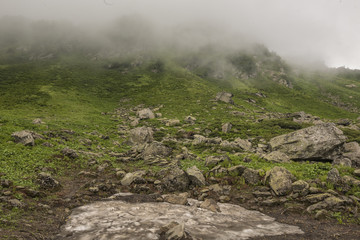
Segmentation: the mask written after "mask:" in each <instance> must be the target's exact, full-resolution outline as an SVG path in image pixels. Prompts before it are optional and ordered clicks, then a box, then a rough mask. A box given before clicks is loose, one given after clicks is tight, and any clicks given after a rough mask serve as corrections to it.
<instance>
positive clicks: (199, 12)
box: [0, 0, 360, 69]
mask: <svg viewBox="0 0 360 240" xmlns="http://www.w3.org/2000/svg"><path fill="white" fill-rule="evenodd" d="M359 12H360V1H358V0H316V1H313V0H271V1H270V0H0V18H1V17H4V16H21V17H25V18H26V19H32V20H35V21H38V20H56V21H62V22H64V21H65V22H67V24H68V26H69V29H72V30H71V31H72V33H73V36H76V37H74V39H72V41H75V39H76V40H79V41H80V40H81V38H84V37H85V36H86V37H87V38H90V37H89V36H90V35H85V34H84V33H81V32H79V31H78V30H74V29H75V28H76V27H77V28H79V27H80V28H81V29H82V30H83V31H84V32H86V33H88V34H90V33H89V32H91V34H92V36H96V37H97V38H98V39H100V38H102V37H104V36H102V35H107V36H106V37H107V39H109V29H116V28H115V27H114V26H119V24H120V25H121V24H122V25H123V26H122V32H121V33H118V32H116V31H115V30H114V31H113V33H111V31H110V35H112V36H110V39H116V38H122V42H123V43H124V42H126V41H127V42H128V43H129V45H126V44H125V45H124V46H123V47H124V48H125V47H134V46H136V48H138V47H139V46H141V47H142V48H154V47H155V48H156V47H159V46H163V45H164V44H165V45H171V44H174V46H175V45H176V47H177V48H182V49H183V48H196V47H198V46H201V45H206V44H209V43H211V44H219V45H222V46H227V47H229V48H230V47H231V46H245V45H246V43H249V42H257V43H260V44H264V45H266V46H267V47H268V48H269V49H270V50H272V51H275V52H276V53H278V54H279V55H280V56H281V57H283V58H285V59H291V60H293V61H297V62H299V61H301V62H303V63H308V64H311V63H313V62H324V63H325V64H327V65H328V66H331V67H335V66H346V67H349V68H358V69H360V44H359V42H360V31H359V29H360V14H359ZM119 19H120V20H119ZM1 21H2V25H4V24H5V25H6V22H4V21H5V20H4V19H2V20H1ZM24 21H26V22H28V20H24ZM114 24H115V25H114ZM116 24H118V25H116ZM124 24H125V25H124ZM8 27H9V28H10V29H11V28H12V27H13V26H8ZM50 28H51V27H50ZM124 28H126V30H124ZM28 29H29V27H24V31H28ZM105 29H106V31H105ZM103 30H104V31H103ZM66 31H67V30H63V32H62V33H61V34H59V35H58V36H53V41H56V39H57V38H61V37H64V35H67V33H66ZM124 33H126V34H124ZM43 34H45V35H46V33H41V34H40V33H38V34H37V35H36V36H35V35H34V34H33V36H32V39H34V38H37V39H38V40H39V39H41V36H42V35H43ZM125 35H129V36H132V37H129V38H128V39H127V40H126V39H124V38H126V37H125ZM0 37H1V36H0ZM27 37H28V36H27ZM135 38H138V39H141V40H139V41H138V42H136V43H134V42H133V39H135ZM130 42H131V44H130ZM103 43H104V44H105V43H106V44H110V45H111V40H110V41H103ZM134 44H135V45H134ZM130 45H131V46H130Z"/></svg>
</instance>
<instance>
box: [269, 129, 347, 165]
mask: <svg viewBox="0 0 360 240" xmlns="http://www.w3.org/2000/svg"><path fill="white" fill-rule="evenodd" d="M345 140H346V136H345V135H344V134H343V132H342V131H341V130H340V129H338V128H337V127H336V126H335V124H333V123H324V124H319V125H315V126H312V127H308V128H304V129H301V130H298V131H295V132H292V133H289V134H284V135H281V136H277V137H274V138H272V139H271V140H270V147H271V150H272V151H280V152H283V153H285V154H286V155H288V156H289V158H290V159H293V160H317V159H332V158H333V155H334V153H335V152H336V151H337V150H338V149H339V148H340V147H341V146H342V145H343V144H344V143H345Z"/></svg>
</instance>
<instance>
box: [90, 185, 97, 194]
mask: <svg viewBox="0 0 360 240" xmlns="http://www.w3.org/2000/svg"><path fill="white" fill-rule="evenodd" d="M89 191H90V192H92V193H98V192H99V191H100V189H99V187H97V186H95V187H89Z"/></svg>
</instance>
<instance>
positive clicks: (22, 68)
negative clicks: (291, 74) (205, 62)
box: [0, 54, 359, 185]
mask: <svg viewBox="0 0 360 240" xmlns="http://www.w3.org/2000/svg"><path fill="white" fill-rule="evenodd" d="M111 61H113V62H118V63H119V66H120V67H119V68H112V69H108V68H107V67H105V66H107V65H108V63H109V62H111ZM129 61H130V60H128V59H125V60H124V59H112V60H109V61H108V60H100V61H91V60H88V59H86V58H84V57H81V56H76V55H75V54H74V55H62V56H59V57H58V58H55V59H53V60H51V61H37V62H22V63H17V64H14V63H11V64H3V65H0V76H1V78H0V129H1V131H0V141H1V142H0V152H1V156H0V172H1V173H3V175H2V178H8V179H10V180H13V181H15V183H16V184H21V185H33V184H34V181H33V179H34V177H35V173H36V172H38V171H40V170H41V168H43V167H45V166H50V167H52V168H54V169H56V170H57V171H58V172H59V174H61V172H62V171H63V170H64V169H66V168H68V167H69V166H70V167H71V166H72V165H73V164H77V165H78V166H83V165H84V163H85V162H86V161H87V160H88V157H81V158H80V159H78V160H77V161H76V162H74V163H73V162H72V161H70V160H69V159H67V160H66V161H64V160H63V159H60V158H56V157H54V156H56V155H59V152H60V150H61V149H62V148H64V147H70V148H74V149H76V150H83V151H91V152H101V150H99V148H101V147H103V148H107V149H109V150H112V151H118V152H122V151H126V149H128V147H127V146H125V145H121V146H120V147H117V146H115V145H113V144H112V142H113V141H117V142H120V143H122V142H124V141H125V140H126V139H124V138H122V137H121V136H120V135H119V134H118V133H117V125H118V124H122V123H121V119H114V118H112V117H111V114H110V115H103V114H102V113H103V112H105V113H107V112H113V111H114V109H115V108H117V107H122V108H127V109H130V108H131V107H134V106H137V105H139V104H144V106H147V107H157V106H160V105H161V106H162V108H161V110H160V112H161V113H162V115H163V117H165V118H168V119H175V118H176V119H179V120H180V121H182V120H183V119H184V117H185V116H188V115H193V116H194V117H196V119H197V120H196V123H195V124H194V125H186V126H184V127H182V128H183V129H184V130H185V131H192V132H194V133H197V134H204V131H205V130H209V131H210V134H209V137H221V138H222V139H226V140H230V141H231V140H234V139H235V138H237V137H240V138H252V139H253V143H254V144H257V143H258V140H260V139H261V138H264V139H266V140H269V139H270V138H272V137H274V136H277V135H280V134H284V133H288V132H291V131H294V130H297V129H300V128H304V127H307V126H309V124H298V123H294V122H292V121H291V119H285V118H284V119H272V120H266V119H265V120H263V121H260V122H259V121H256V119H257V118H258V117H259V116H260V115H262V114H263V113H267V112H282V113H287V112H296V111H305V112H308V113H311V114H313V115H317V116H320V117H322V118H328V119H334V118H335V119H336V118H345V117H348V118H351V119H354V118H355V117H356V116H357V115H356V114H354V113H351V112H349V111H347V110H346V109H344V108H340V107H336V106H334V105H332V104H331V103H329V102H328V98H327V97H324V96H325V95H326V93H331V94H337V96H338V97H339V99H341V101H344V102H346V101H347V102H349V101H348V99H347V98H346V96H347V95H349V94H351V95H352V96H353V98H355V99H358V97H359V94H358V93H357V91H355V90H354V89H349V88H346V87H344V83H346V84H350V83H356V84H358V82H357V79H343V78H340V77H333V78H329V77H328V76H325V77H321V76H311V77H304V78H300V77H295V78H293V81H294V85H295V87H294V89H289V88H285V87H283V86H280V85H278V84H277V83H275V82H273V81H272V80H271V79H269V78H267V77H264V76H259V77H257V78H255V79H247V80H245V79H234V78H229V79H224V80H216V79H213V78H211V77H200V75H199V74H196V73H194V72H192V71H189V70H187V69H185V68H183V67H181V66H180V65H178V64H177V63H176V62H173V61H171V60H169V59H168V58H166V57H165V58H164V61H162V62H161V66H160V68H161V69H160V70H161V71H159V72H158V73H154V72H153V71H152V69H153V67H154V64H156V63H158V62H157V60H156V61H155V60H152V59H150V60H149V61H145V62H144V63H143V65H141V66H138V67H131V68H129V69H128V70H127V71H125V72H124V71H123V70H124V68H123V67H122V66H126V67H127V66H130V64H129ZM269 64H270V63H269ZM156 66H157V65H156ZM234 86H235V88H233V87H234ZM219 91H229V92H232V93H233V94H234V101H235V105H234V106H230V105H228V104H225V103H222V102H214V101H212V100H213V99H214V98H215V95H216V93H217V92H219ZM260 91H261V92H263V93H265V94H266V95H267V97H266V98H260V97H257V96H255V95H254V93H256V92H260ZM249 98H251V99H255V100H256V104H250V103H248V102H247V101H246V100H247V99H249ZM122 99H127V100H128V101H122V102H120V100H122ZM358 102H359V101H357V103H354V105H356V104H358ZM234 111H238V112H243V113H244V114H245V115H244V116H236V115H233V114H232V112H234ZM131 114H132V115H134V113H131ZM35 118H41V119H42V120H43V121H44V122H45V123H46V124H44V125H34V124H32V123H31V122H32V120H33V119H35ZM115 120H116V121H115ZM226 122H231V123H232V124H233V130H232V131H231V132H230V133H227V134H225V133H222V132H221V126H222V124H224V123H226ZM182 123H183V122H182ZM144 124H145V125H150V126H153V127H156V128H161V127H163V128H162V130H160V131H158V132H156V133H155V139H156V140H159V141H161V140H162V139H163V138H164V137H165V136H166V135H171V136H176V135H177V132H178V130H179V129H176V128H172V127H166V126H164V125H163V124H162V123H161V122H159V121H158V120H150V121H145V122H142V123H141V125H144ZM23 129H28V130H32V131H35V132H38V133H40V134H43V133H46V132H59V131H60V130H61V129H71V130H73V131H75V133H76V134H74V135H71V136H65V137H66V138H67V140H66V141H65V140H60V139H61V137H58V138H49V139H45V140H37V142H36V146H34V147H24V146H21V145H19V144H15V143H13V142H12V138H11V134H12V133H13V132H15V131H20V130H23ZM92 132H97V134H95V135H93V134H90V133H92ZM344 132H345V133H346V134H347V135H348V136H349V138H350V140H354V141H359V139H358V132H357V131H355V130H344ZM101 135H106V136H109V137H110V140H104V139H102V138H101V137H100V136H101ZM84 139H90V140H91V141H92V144H91V146H84V145H83V144H82V141H83V140H84ZM44 142H50V143H51V144H53V145H54V147H53V148H47V147H43V146H42V145H41V144H42V143H44ZM167 144H168V145H169V146H171V147H173V148H175V146H174V144H175V143H174V142H168V143H167ZM188 147H189V148H190V150H192V151H194V152H195V153H196V154H198V155H199V156H202V157H205V156H206V155H209V154H213V153H212V151H217V150H219V149H215V148H214V149H213V150H211V149H209V148H208V147H207V146H197V147H195V146H188ZM204 150H206V151H205V152H204V153H203V151H204ZM220 150H229V151H230V150H231V149H220ZM106 159H110V160H113V158H111V157H109V156H108V155H107V154H106V153H105V154H104V156H103V157H101V158H100V159H99V161H100V162H101V161H103V160H106ZM234 161H235V162H236V161H238V160H236V159H235V160H234ZM190 163H191V161H190V162H186V161H184V163H183V164H184V165H183V166H184V167H187V166H190V165H191V164H195V165H196V166H198V168H200V169H203V170H205V168H204V167H203V166H202V165H201V164H203V163H202V162H194V163H191V164H190ZM245 165H246V164H245ZM275 165H276V164H275ZM285 165H286V164H285ZM247 166H249V167H254V168H263V169H265V170H268V169H269V168H271V167H272V166H274V164H270V163H266V162H262V161H261V160H259V159H256V160H254V161H253V162H252V163H250V164H247ZM286 167H287V168H288V169H289V170H290V171H292V172H294V174H295V175H296V176H297V177H299V178H301V179H303V178H304V179H307V178H311V177H316V176H318V174H319V173H321V174H322V173H323V171H322V170H324V171H325V170H327V169H328V166H327V165H324V166H323V165H321V164H320V165H313V164H311V165H307V164H298V163H297V164H289V165H286ZM301 169H303V170H301Z"/></svg>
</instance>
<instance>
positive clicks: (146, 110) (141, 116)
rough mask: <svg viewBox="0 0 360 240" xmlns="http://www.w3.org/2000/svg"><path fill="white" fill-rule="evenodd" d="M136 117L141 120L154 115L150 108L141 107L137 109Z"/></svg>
mask: <svg viewBox="0 0 360 240" xmlns="http://www.w3.org/2000/svg"><path fill="white" fill-rule="evenodd" d="M136 115H137V117H138V118H139V119H140V120H143V119H154V118H155V115H154V113H153V112H152V111H151V110H150V108H144V109H141V110H139V111H138V112H137V113H136Z"/></svg>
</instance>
